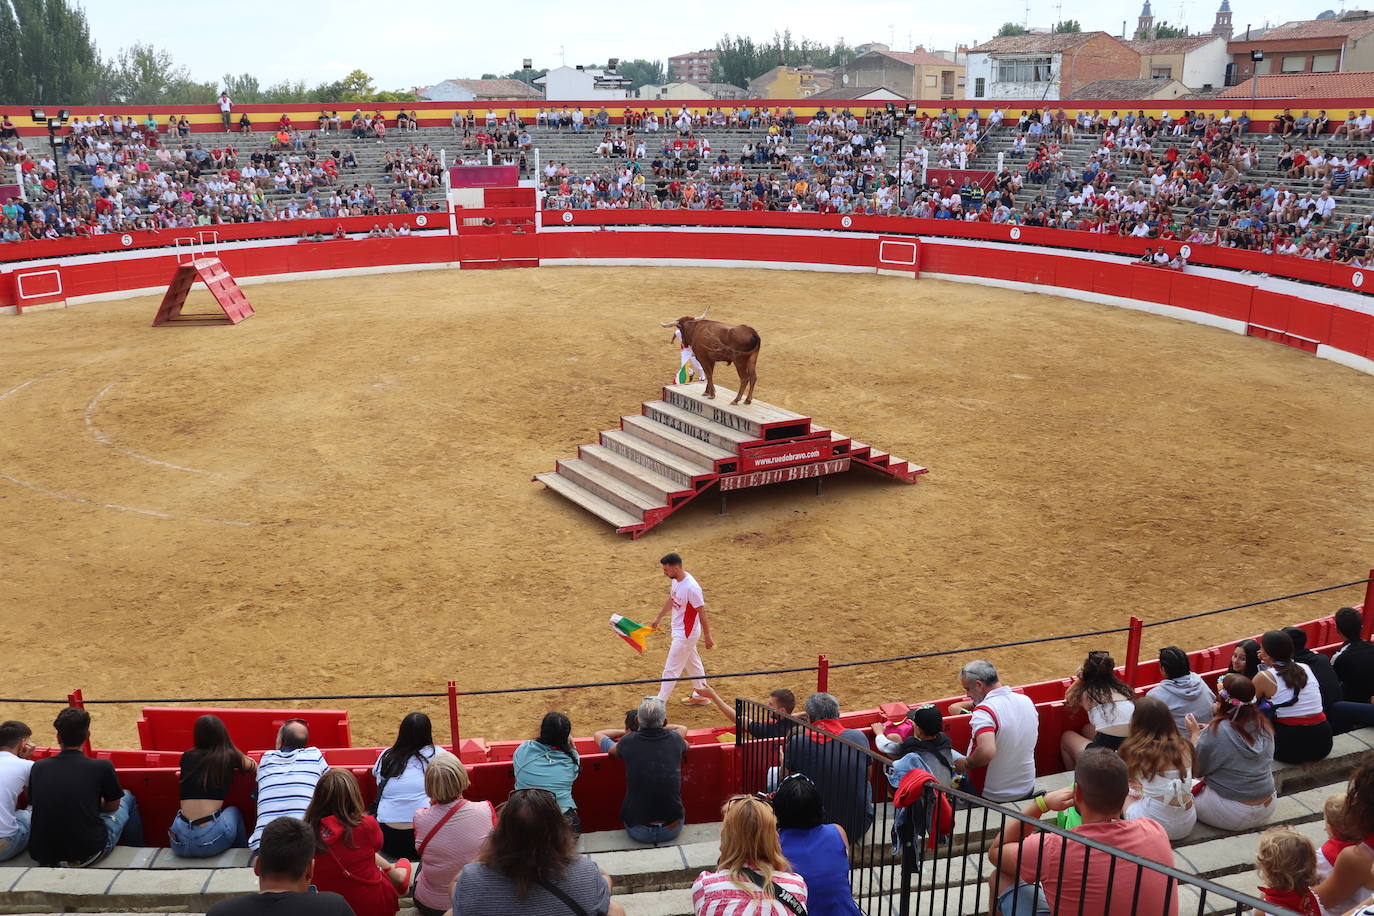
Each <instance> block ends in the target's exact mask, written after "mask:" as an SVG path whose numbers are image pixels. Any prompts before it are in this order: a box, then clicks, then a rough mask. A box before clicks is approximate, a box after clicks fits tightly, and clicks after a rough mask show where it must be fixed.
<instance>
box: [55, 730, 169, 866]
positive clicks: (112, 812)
mask: <svg viewBox="0 0 1374 916" xmlns="http://www.w3.org/2000/svg"><path fill="white" fill-rule="evenodd" d="M53 728H55V729H56V730H57V744H58V747H60V748H61V751H60V752H59V753H58V754H57V756H55V757H45V758H43V759H42V760H39V761H37V762H36V763H34V765H33V769H32V770H30V771H29V802H30V803H31V805H32V806H33V818H32V822H31V823H32V833H31V834H30V836H29V855H31V856H33V859H34V861H35V862H37V863H38V864H39V865H56V866H60V867H69V868H82V867H85V866H87V865H94V864H95V863H96V862H99V861H100V860H101V859H103V858H105V856H107V855H109V854H110V850H112V849H114V848H115V846H116V845H118V844H119V842H120V841H121V840H122V841H123V842H124V843H126V844H128V845H130V846H142V845H143V822H142V821H141V820H140V819H139V815H138V803H137V802H136V801H134V795H133V793H132V792H128V791H125V790H124V789H121V788H120V787H119V778H118V776H116V775H115V768H114V764H112V763H110V761H108V760H92V759H91V758H90V757H87V756H86V755H85V754H84V753H82V750H81V748H82V746H83V745H84V744H85V743H86V739H88V738H89V737H90V735H91V714H90V713H88V712H86V710H84V709H76V708H72V707H68V708H67V709H64V710H62V711H61V712H59V713H58V714H57V718H56V719H55V720H54V721H53Z"/></svg>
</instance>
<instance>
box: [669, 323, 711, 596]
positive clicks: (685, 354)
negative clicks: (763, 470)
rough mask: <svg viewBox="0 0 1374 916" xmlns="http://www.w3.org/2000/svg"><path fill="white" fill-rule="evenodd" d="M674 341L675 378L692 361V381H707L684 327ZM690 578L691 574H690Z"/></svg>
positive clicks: (675, 329) (704, 371)
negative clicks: (676, 356)
mask: <svg viewBox="0 0 1374 916" xmlns="http://www.w3.org/2000/svg"><path fill="white" fill-rule="evenodd" d="M673 341H674V342H675V343H677V345H678V347H679V348H680V349H681V353H682V362H681V363H680V364H679V365H678V374H677V376H676V379H675V380H676V381H678V382H682V381H685V380H684V379H683V372H682V367H683V366H686V365H687V364H688V363H691V364H692V381H694V382H704V381H706V370H705V369H703V368H701V362H700V361H698V360H697V357H696V354H695V353H693V352H692V348H691V347H689V346H687V344H686V343H685V342H684V341H683V340H682V328H673ZM688 578H689V579H690V578H691V576H688ZM693 581H695V580H693Z"/></svg>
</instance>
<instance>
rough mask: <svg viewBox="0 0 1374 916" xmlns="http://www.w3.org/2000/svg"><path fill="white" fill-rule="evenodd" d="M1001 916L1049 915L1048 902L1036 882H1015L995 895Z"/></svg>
mask: <svg viewBox="0 0 1374 916" xmlns="http://www.w3.org/2000/svg"><path fill="white" fill-rule="evenodd" d="M997 912H999V913H1001V914H1002V916H1050V904H1049V901H1048V900H1046V899H1045V895H1044V893H1043V892H1042V891H1041V890H1040V886H1039V885H1038V884H1024V883H1022V882H1017V883H1016V884H1013V885H1012V886H1011V887H1009V888H1007V889H1006V890H1004V891H1003V892H1002V893H1001V894H1000V895H998V897H997Z"/></svg>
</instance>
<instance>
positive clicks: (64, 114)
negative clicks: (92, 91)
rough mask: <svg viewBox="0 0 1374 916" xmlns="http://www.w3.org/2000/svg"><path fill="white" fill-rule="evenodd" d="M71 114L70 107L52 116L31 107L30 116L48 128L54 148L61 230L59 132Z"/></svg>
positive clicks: (53, 156) (50, 141)
mask: <svg viewBox="0 0 1374 916" xmlns="http://www.w3.org/2000/svg"><path fill="white" fill-rule="evenodd" d="M71 115H72V113H71V109H69V108H62V109H60V110H58V112H57V114H56V115H54V116H52V117H49V116H48V113H47V111H46V110H44V109H42V108H31V109H29V117H31V118H32V119H33V123H35V124H42V125H44V126H45V127H47V128H48V146H49V148H51V149H52V161H53V177H54V179H55V180H56V181H57V218H58V223H59V231H61V229H60V224H61V221H62V210H63V200H62V163H61V161H60V160H59V159H58V158H57V157H58V155H59V154H58V152H57V132H58V131H60V130H61V129H62V125H64V124H66V123H67V121H68V120H70V119H71Z"/></svg>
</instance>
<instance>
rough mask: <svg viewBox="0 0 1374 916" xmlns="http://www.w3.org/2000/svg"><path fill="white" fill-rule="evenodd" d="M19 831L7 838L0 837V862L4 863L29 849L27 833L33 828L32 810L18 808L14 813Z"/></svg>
mask: <svg viewBox="0 0 1374 916" xmlns="http://www.w3.org/2000/svg"><path fill="white" fill-rule="evenodd" d="M14 819H15V821H16V822H17V823H18V824H19V829H18V830H17V831H15V832H14V833H12V834H11V835H9V836H7V837H0V862H6V861H8V860H10V859H13V858H14V857H15V856H17V855H19V854H20V853H21V852H23V851H24V850H25V849H28V848H29V831H30V830H31V829H32V828H33V809H31V808H20V809H19V810H18V811H16V812H14Z"/></svg>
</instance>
